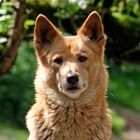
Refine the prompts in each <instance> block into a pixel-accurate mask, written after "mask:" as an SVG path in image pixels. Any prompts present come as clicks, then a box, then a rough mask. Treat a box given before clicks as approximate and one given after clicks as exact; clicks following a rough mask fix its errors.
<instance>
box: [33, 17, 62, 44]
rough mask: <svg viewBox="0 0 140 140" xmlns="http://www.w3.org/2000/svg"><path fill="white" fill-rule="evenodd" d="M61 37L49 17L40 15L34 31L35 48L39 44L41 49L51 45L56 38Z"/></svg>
mask: <svg viewBox="0 0 140 140" xmlns="http://www.w3.org/2000/svg"><path fill="white" fill-rule="evenodd" d="M59 36H61V34H60V33H59V31H58V30H57V28H56V27H55V26H54V25H53V24H52V23H51V22H50V21H49V19H48V18H47V17H45V16H44V15H42V14H40V15H39V16H38V17H37V18H36V22H35V29H34V42H35V47H37V46H38V45H36V44H39V46H40V47H43V46H44V45H47V44H51V43H52V42H53V41H54V39H55V38H56V37H59Z"/></svg>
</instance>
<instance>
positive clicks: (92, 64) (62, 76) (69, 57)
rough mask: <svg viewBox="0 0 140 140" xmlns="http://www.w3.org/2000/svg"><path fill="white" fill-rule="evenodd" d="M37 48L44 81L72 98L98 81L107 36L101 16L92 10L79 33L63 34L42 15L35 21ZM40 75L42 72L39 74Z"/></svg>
mask: <svg viewBox="0 0 140 140" xmlns="http://www.w3.org/2000/svg"><path fill="white" fill-rule="evenodd" d="M34 43H35V50H36V54H37V58H38V62H39V65H41V67H43V69H44V71H46V73H49V74H46V75H43V76H44V80H45V79H46V80H47V81H48V82H46V84H50V85H52V88H56V90H59V92H61V93H63V94H65V95H66V96H68V97H70V98H73V99H75V98H78V97H79V96H80V95H81V94H82V93H83V92H84V91H85V90H86V89H87V88H88V87H89V86H90V85H94V84H96V81H97V80H98V79H97V78H96V77H98V76H97V75H98V74H100V73H99V72H100V68H101V67H102V63H103V53H104V45H105V35H104V31H103V25H102V21H101V18H100V16H99V14H98V13H97V12H92V13H91V14H90V15H89V16H88V18H87V19H86V21H85V22H84V24H83V25H82V26H81V28H80V30H79V31H78V33H77V35H76V36H70V37H63V36H62V35H61V34H60V33H59V31H58V30H57V28H56V27H55V26H54V25H53V24H52V23H51V22H50V21H49V20H48V19H47V18H46V17H45V16H43V15H39V16H38V17H37V20H36V25H35V32H34ZM40 74H41V73H40Z"/></svg>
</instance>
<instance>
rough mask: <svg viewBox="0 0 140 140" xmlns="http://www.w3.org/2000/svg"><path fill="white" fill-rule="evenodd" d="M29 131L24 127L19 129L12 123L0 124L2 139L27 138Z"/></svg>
mask: <svg viewBox="0 0 140 140" xmlns="http://www.w3.org/2000/svg"><path fill="white" fill-rule="evenodd" d="M27 137H28V132H27V131H26V130H24V129H19V128H16V127H13V126H11V125H7V124H3V123H1V125H0V139H1V140H27Z"/></svg>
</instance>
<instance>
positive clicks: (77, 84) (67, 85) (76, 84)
mask: <svg viewBox="0 0 140 140" xmlns="http://www.w3.org/2000/svg"><path fill="white" fill-rule="evenodd" d="M58 88H59V91H60V92H63V93H64V94H66V95H67V96H69V97H71V98H77V97H79V95H80V93H81V92H83V91H84V90H85V89H86V88H87V83H86V82H84V80H83V79H82V78H81V77H80V76H79V75H78V74H76V73H71V74H69V75H68V76H67V77H66V78H64V79H62V81H60V83H59V84H58Z"/></svg>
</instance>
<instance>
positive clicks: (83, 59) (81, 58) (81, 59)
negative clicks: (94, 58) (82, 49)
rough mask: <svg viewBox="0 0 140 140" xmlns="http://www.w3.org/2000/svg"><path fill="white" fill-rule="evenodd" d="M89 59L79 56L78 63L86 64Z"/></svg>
mask: <svg viewBox="0 0 140 140" xmlns="http://www.w3.org/2000/svg"><path fill="white" fill-rule="evenodd" d="M87 59H88V58H87V57H86V56H79V57H78V61H79V62H85V61H86V60H87Z"/></svg>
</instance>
